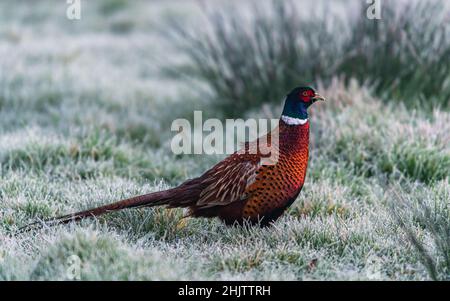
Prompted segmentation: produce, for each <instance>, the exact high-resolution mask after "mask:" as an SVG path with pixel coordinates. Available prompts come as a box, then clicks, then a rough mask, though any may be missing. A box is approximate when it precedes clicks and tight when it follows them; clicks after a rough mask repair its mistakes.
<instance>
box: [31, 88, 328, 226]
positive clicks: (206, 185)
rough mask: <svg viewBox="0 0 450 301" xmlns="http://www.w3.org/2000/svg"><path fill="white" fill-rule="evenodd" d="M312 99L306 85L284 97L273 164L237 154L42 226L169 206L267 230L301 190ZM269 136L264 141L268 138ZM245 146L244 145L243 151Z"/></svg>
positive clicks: (256, 156)
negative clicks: (169, 183)
mask: <svg viewBox="0 0 450 301" xmlns="http://www.w3.org/2000/svg"><path fill="white" fill-rule="evenodd" d="M318 100H324V98H323V97H322V96H320V95H319V94H317V93H316V92H315V91H314V89H312V88H310V87H297V88H295V89H293V90H292V91H291V92H290V93H289V94H288V95H287V96H286V98H285V104H284V109H283V112H282V115H281V118H280V120H279V125H278V128H277V129H276V130H278V131H277V133H278V135H279V137H278V145H277V147H276V149H277V150H276V151H277V152H278V153H277V155H278V156H277V159H278V160H277V161H276V162H275V163H274V164H266V165H265V164H262V163H261V162H262V157H263V155H262V154H261V152H256V153H248V152H242V151H238V152H235V153H233V154H232V155H230V156H229V157H227V158H225V159H224V160H223V161H221V162H219V163H217V164H216V165H215V166H213V167H212V168H211V169H209V170H208V171H206V172H205V173H204V174H203V175H201V176H199V177H197V178H194V179H190V180H187V181H185V182H184V183H182V184H181V185H179V186H178V187H175V188H171V189H168V190H165V191H158V192H153V193H149V194H145V195H141V196H136V197H132V198H129V199H125V200H122V201H118V202H115V203H112V204H109V205H105V206H101V207H98V208H94V209H89V210H86V211H80V212H77V213H72V214H68V215H64V216H61V217H56V218H52V219H48V220H45V221H44V222H46V223H49V224H50V225H53V224H60V223H67V222H70V221H78V220H81V219H84V218H87V217H94V216H99V215H102V214H104V213H108V212H111V211H117V210H121V209H125V208H136V207H153V206H160V205H165V206H167V207H169V208H175V207H181V208H188V209H189V212H188V214H187V216H192V217H218V218H219V219H221V220H222V221H223V222H225V224H227V225H232V224H235V223H237V224H244V223H245V222H248V223H250V224H259V225H260V226H262V227H264V226H268V225H270V224H271V223H272V222H274V221H275V220H277V219H278V218H279V217H280V216H281V215H282V214H283V212H284V211H285V210H286V209H287V208H288V207H289V206H290V205H291V204H292V203H293V202H294V201H295V199H296V198H297V196H298V194H299V193H300V191H301V189H302V187H303V183H304V181H305V176H306V168H307V166H308V152H309V151H308V147H309V121H308V112H307V111H308V108H309V107H310V106H311V105H312V104H313V103H314V102H316V101H318ZM272 133H273V132H271V133H268V134H267V135H266V137H264V138H265V139H267V140H270V139H271V137H270V135H271V134H272ZM261 139H262V138H261V137H260V138H259V139H258V140H257V141H256V143H257V142H258V141H260V140H261ZM267 140H266V141H267ZM253 143H254V142H253ZM250 145H251V144H250V143H248V142H247V143H246V144H245V147H246V148H248V147H250ZM34 224H36V223H34ZM31 225H33V224H31ZM28 226H30V225H28ZM28 226H26V227H28Z"/></svg>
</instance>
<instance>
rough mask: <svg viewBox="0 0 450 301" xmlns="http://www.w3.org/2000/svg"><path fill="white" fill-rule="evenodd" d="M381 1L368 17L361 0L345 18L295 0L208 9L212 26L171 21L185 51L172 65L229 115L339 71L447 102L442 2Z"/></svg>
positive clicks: (388, 90) (386, 91)
mask: <svg viewBox="0 0 450 301" xmlns="http://www.w3.org/2000/svg"><path fill="white" fill-rule="evenodd" d="M382 7H383V11H382V20H369V19H367V17H366V11H365V10H366V7H365V6H361V9H360V13H359V14H358V15H357V17H356V19H355V20H351V21H348V20H349V19H350V18H348V16H346V17H338V16H335V15H332V14H331V13H330V12H328V11H325V10H323V11H322V12H321V13H319V15H317V16H314V15H313V16H311V15H310V16H309V17H308V18H304V17H302V15H301V13H300V12H299V9H298V8H297V7H296V6H295V5H294V3H293V2H290V1H273V2H272V9H271V10H270V12H268V11H267V10H265V9H264V8H261V5H260V6H256V4H255V5H254V7H252V8H251V9H252V10H253V11H254V17H251V18H250V19H249V18H248V17H246V16H244V15H243V14H239V13H236V11H224V12H220V13H214V14H211V15H210V18H209V20H210V27H211V30H210V31H209V32H208V33H203V34H199V33H198V32H195V33H193V32H191V31H190V30H189V29H186V28H185V27H182V26H181V25H180V24H177V22H173V26H172V28H173V29H174V31H173V33H174V35H173V36H174V37H175V38H177V39H178V42H179V45H180V46H181V47H182V49H183V50H184V51H185V52H186V54H187V55H188V57H189V58H190V59H191V63H190V64H188V65H187V66H186V65H185V66H182V68H180V69H179V70H177V71H181V73H182V74H188V75H189V76H194V77H195V78H198V79H200V80H201V81H203V82H205V83H206V84H207V86H208V87H209V91H211V92H212V93H213V95H212V97H213V99H214V100H215V101H214V103H215V104H216V105H217V107H218V108H220V109H221V110H222V111H224V112H225V113H226V114H228V115H242V111H243V110H247V109H249V108H251V107H257V106H259V105H261V103H264V102H270V101H271V102H280V98H281V97H282V96H283V95H285V93H286V92H287V91H289V90H290V89H292V88H293V87H295V86H298V85H313V86H316V85H317V80H318V79H319V78H320V79H321V80H323V81H325V82H327V81H329V80H331V78H332V77H333V76H337V75H343V76H344V78H347V79H350V78H356V79H358V80H359V81H360V82H362V83H366V82H367V83H370V84H371V86H372V87H373V90H374V91H375V92H376V93H377V95H378V96H380V97H382V98H383V99H384V100H386V101H392V100H403V101H404V102H405V103H407V104H409V105H412V104H417V103H418V102H421V107H423V106H426V107H428V108H429V107H433V106H436V105H440V106H442V107H448V105H449V99H450V76H449V74H450V64H446V63H444V62H448V61H450V42H449V41H450V39H449V33H450V31H449V28H450V26H448V25H445V24H448V22H447V23H445V21H444V19H443V18H444V17H445V16H444V14H443V13H442V12H443V11H444V9H443V3H442V2H436V3H434V4H432V5H431V4H429V3H427V4H423V3H420V4H419V3H417V2H416V3H414V4H411V3H410V4H408V5H407V6H406V7H403V6H402V7H400V5H398V4H396V3H394V2H385V3H383V6H382ZM319 11H320V10H319ZM400 11H401V12H402V14H401V15H400V16H399V12H400ZM242 24H247V25H246V26H243V25H242Z"/></svg>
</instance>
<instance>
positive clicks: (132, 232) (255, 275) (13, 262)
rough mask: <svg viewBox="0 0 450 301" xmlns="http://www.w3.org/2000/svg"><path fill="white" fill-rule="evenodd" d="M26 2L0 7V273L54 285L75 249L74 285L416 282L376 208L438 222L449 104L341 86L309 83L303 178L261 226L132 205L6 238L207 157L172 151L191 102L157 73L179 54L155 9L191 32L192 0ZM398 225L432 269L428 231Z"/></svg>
mask: <svg viewBox="0 0 450 301" xmlns="http://www.w3.org/2000/svg"><path fill="white" fill-rule="evenodd" d="M33 2H35V1H12V0H11V1H9V0H8V1H1V2H0V279H3V280H12V279H19V280H24V279H58V280H63V279H68V278H70V275H71V274H70V271H73V270H72V269H71V264H73V258H74V257H73V255H76V256H78V257H77V258H79V259H80V262H81V270H80V277H81V279H86V280H91V279H92V280H94V279H129V280H134V279H136V280H147V279H148V280H161V279H164V280H172V279H184V280H191V279H195V280H201V279H205V280H211V279H227V280H228V279H233V280H249V279H265V280H272V279H273V280H292V279H305V280H306V279H319V280H323V279H327V280H334V279H339V280H346V279H386V280H397V279H400V280H413V279H414V280H417V279H429V277H430V275H429V273H428V272H427V269H426V268H425V267H424V265H423V263H422V261H421V260H422V259H423V256H422V255H421V254H420V253H419V252H417V249H416V248H415V247H414V246H413V245H412V244H411V242H410V239H408V235H407V233H405V231H404V230H403V229H402V228H401V227H400V226H399V224H398V223H397V222H396V220H395V218H394V214H393V213H392V210H391V209H390V207H391V204H392V203H396V202H398V201H399V200H398V198H396V197H394V192H395V191H397V192H399V193H400V194H401V195H402V196H403V197H404V199H405V200H406V201H407V202H410V203H412V204H416V202H417V200H422V201H424V202H425V203H426V204H429V205H430V204H432V207H433V208H435V209H436V208H437V209H436V210H438V211H437V212H438V213H439V214H442V215H443V218H444V219H445V218H446V215H445V214H446V212H447V213H448V212H449V211H448V210H449V209H448V202H449V198H450V184H449V177H448V175H449V170H448V168H449V166H450V165H449V162H450V159H449V156H450V155H449V151H450V150H449V144H450V136H449V135H450V134H449V133H450V113H449V112H448V111H441V110H434V112H432V113H430V114H422V113H421V112H417V111H413V110H408V109H406V108H405V107H404V106H402V105H396V106H394V105H391V104H388V105H385V104H382V103H381V102H380V101H379V100H377V99H376V98H375V97H373V96H371V94H370V92H369V90H368V89H366V88H365V87H364V86H361V85H358V84H357V83H352V84H350V85H349V86H344V85H343V84H342V83H341V82H340V81H339V80H336V81H335V82H334V83H333V84H331V85H329V86H327V87H321V88H320V91H321V92H323V94H325V96H327V97H328V98H329V99H330V101H329V103H328V104H324V105H322V106H321V107H320V108H319V107H318V109H317V110H316V111H314V114H313V116H312V120H311V124H312V133H311V134H312V146H311V161H310V167H309V170H308V176H307V181H306V184H305V187H304V189H303V191H302V193H301V194H300V196H299V197H298V199H297V201H296V202H295V203H294V205H293V206H292V208H291V209H290V210H289V213H288V214H286V215H285V216H284V217H283V218H281V219H280V220H279V221H278V222H277V223H276V224H275V225H274V226H273V227H271V228H266V229H259V228H250V229H243V228H240V227H231V228H229V227H225V226H224V225H222V224H221V223H219V222H218V221H216V220H194V219H188V220H181V216H182V211H181V210H163V209H139V210H129V211H124V212H120V213H116V214H111V215H108V216H105V217H101V218H99V219H98V220H86V221H84V222H83V223H81V224H71V225H65V226H59V227H55V228H44V229H42V230H36V231H32V232H27V233H22V234H15V233H14V230H16V229H17V228H18V227H20V226H22V225H24V224H27V223H29V222H31V221H34V220H36V219H37V218H47V217H51V216H54V215H59V214H64V213H68V212H72V211H75V210H80V209H85V208H88V207H91V206H95V205H100V204H105V203H108V202H111V201H115V200H119V199H122V198H124V197H128V196H133V195H137V194H143V193H147V192H151V191H156V190H161V189H165V188H167V187H171V186H175V185H177V184H178V183H180V182H181V181H183V179H185V178H187V177H193V176H196V175H199V174H200V173H201V172H202V171H203V170H205V169H206V168H207V167H209V166H211V165H212V164H213V163H214V162H216V161H217V160H219V159H220V158H217V157H211V156H195V157H189V156H185V157H175V156H173V155H172V153H171V151H170V138H171V136H172V134H171V132H170V124H171V121H172V120H173V119H175V118H177V117H181V116H191V114H192V110H193V108H201V107H202V106H203V104H204V103H205V100H203V99H199V98H198V95H197V94H196V93H195V87H193V86H191V85H190V84H188V83H187V82H185V81H183V80H182V79H177V80H175V79H169V78H168V77H166V76H164V74H163V72H162V70H163V69H164V68H166V67H168V66H170V65H171V64H174V63H177V62H179V61H183V60H186V57H185V55H184V53H182V52H181V50H178V48H176V47H174V45H172V41H171V40H170V39H167V38H166V34H165V30H167V24H166V21H165V18H166V17H167V16H171V17H176V18H178V19H180V20H184V21H183V22H186V24H190V25H191V26H194V27H195V26H199V27H201V16H202V14H201V10H200V8H199V5H198V2H195V1H136V2H135V1H119V0H113V1H82V2H83V4H82V5H83V7H82V9H83V10H82V20H81V21H77V22H72V21H68V20H67V19H66V18H65V9H66V5H65V1H39V2H40V3H39V4H36V3H33ZM208 2H209V1H208ZM212 2H213V3H212V4H211V6H214V5H216V6H217V5H219V4H218V3H219V1H212ZM195 24H198V25H195ZM263 111H264V110H261V111H260V110H252V111H250V112H247V113H245V114H246V115H245V116H263V115H264V114H265V113H267V110H265V111H264V112H263ZM209 114H210V115H211V114H212V115H214V112H209ZM273 114H274V116H276V115H277V114H279V108H273ZM414 206H415V205H414ZM394 210H400V209H394ZM445 210H447V211H445ZM413 213H414V212H409V211H406V213H404V216H406V217H410V220H413ZM447 218H450V217H447ZM444 225H445V224H444ZM447 225H448V223H447ZM411 229H412V231H413V233H414V234H415V235H416V236H417V237H418V238H419V240H420V241H421V242H423V243H424V245H425V246H426V248H427V250H428V252H429V254H431V256H432V258H433V260H435V261H436V262H437V264H438V265H441V263H442V262H444V260H445V258H443V257H442V252H440V251H439V248H438V247H437V246H436V245H435V243H434V240H433V236H432V235H431V234H430V231H429V229H427V228H426V227H422V226H421V225H413V226H412V228H411ZM449 231H450V230H449ZM438 273H439V276H440V277H441V278H445V277H448V275H449V274H450V273H449V271H448V270H445V269H439V271H438Z"/></svg>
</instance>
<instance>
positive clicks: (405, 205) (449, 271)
mask: <svg viewBox="0 0 450 301" xmlns="http://www.w3.org/2000/svg"><path fill="white" fill-rule="evenodd" d="M444 182H445V183H447V185H445V184H444V183H441V184H440V185H438V186H437V187H436V188H435V189H436V190H437V194H435V196H437V197H435V198H430V195H429V194H428V193H427V192H425V193H424V189H423V188H421V187H417V186H416V187H408V188H407V189H414V190H419V191H420V192H419V193H416V194H414V196H412V194H411V193H405V189H402V188H398V187H396V188H394V190H393V197H394V200H395V203H394V204H393V206H392V208H393V210H392V214H393V215H394V217H395V220H396V221H397V223H398V225H399V227H400V228H401V229H402V230H403V231H404V233H405V234H406V237H407V239H408V241H409V243H410V244H411V245H412V246H413V247H414V249H415V250H416V252H417V254H419V256H420V260H421V262H422V263H423V265H424V266H425V267H426V269H427V271H428V274H429V276H430V278H431V279H433V280H450V203H449V199H450V191H449V190H448V180H446V181H444ZM411 196H412V197H411Z"/></svg>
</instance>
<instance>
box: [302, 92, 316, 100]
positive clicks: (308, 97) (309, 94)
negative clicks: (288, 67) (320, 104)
mask: <svg viewBox="0 0 450 301" xmlns="http://www.w3.org/2000/svg"><path fill="white" fill-rule="evenodd" d="M313 96H314V92H312V91H311V90H307V91H303V92H302V93H301V94H300V99H301V100H302V101H304V102H309V101H311V97H313Z"/></svg>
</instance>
